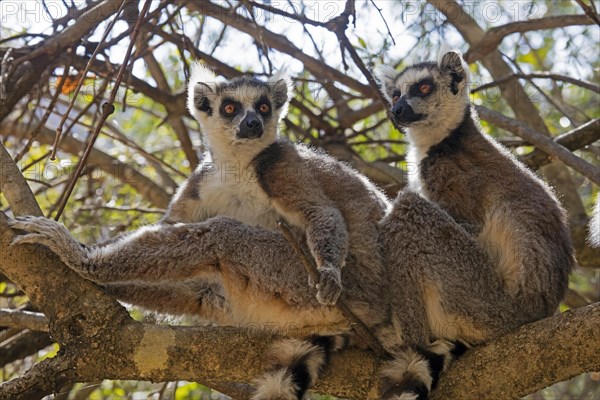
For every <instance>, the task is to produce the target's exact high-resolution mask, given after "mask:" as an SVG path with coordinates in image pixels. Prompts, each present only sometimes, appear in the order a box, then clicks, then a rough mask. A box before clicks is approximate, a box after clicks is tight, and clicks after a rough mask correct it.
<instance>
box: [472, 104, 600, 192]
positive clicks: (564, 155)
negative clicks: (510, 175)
mask: <svg viewBox="0 0 600 400" xmlns="http://www.w3.org/2000/svg"><path fill="white" fill-rule="evenodd" d="M477 112H478V113H479V115H480V116H481V118H483V119H485V120H488V121H493V123H494V125H496V126H497V127H499V128H502V129H506V130H508V131H510V132H513V133H514V134H515V135H517V136H519V137H520V138H522V139H524V140H525V141H527V142H528V143H531V144H533V145H534V146H536V147H537V148H539V149H540V150H542V151H543V152H544V153H546V154H548V155H551V156H554V157H556V158H558V159H559V160H561V161H562V162H563V163H565V164H566V165H568V166H570V167H571V168H573V169H574V170H576V171H578V172H579V173H580V174H582V175H583V176H585V177H587V178H589V179H590V180H591V181H592V182H594V183H595V184H596V185H600V171H599V170H598V168H596V167H594V166H593V165H592V164H590V163H588V162H587V161H585V160H583V159H582V158H579V157H577V156H576V155H574V154H573V153H571V152H570V151H569V150H568V149H567V148H565V147H563V146H561V145H560V144H559V143H557V142H556V141H553V140H552V139H551V138H549V137H548V136H546V135H544V134H542V133H540V132H537V131H536V130H534V129H531V128H530V127H528V126H527V125H526V124H524V123H522V122H520V121H517V120H516V119H512V118H509V117H506V116H505V115H503V114H501V113H499V112H497V111H493V110H490V109H489V108H486V107H481V106H478V107H477Z"/></svg>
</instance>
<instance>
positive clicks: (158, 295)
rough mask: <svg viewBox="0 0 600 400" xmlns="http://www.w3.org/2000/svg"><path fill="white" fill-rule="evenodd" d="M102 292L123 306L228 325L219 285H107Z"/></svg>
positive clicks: (199, 282)
mask: <svg viewBox="0 0 600 400" xmlns="http://www.w3.org/2000/svg"><path fill="white" fill-rule="evenodd" d="M103 288H104V290H105V291H106V292H108V293H110V294H111V295H113V296H115V297H116V298H117V299H118V300H120V301H123V302H125V303H129V304H133V305H135V306H138V307H142V308H144V309H147V310H149V311H153V312H158V313H165V314H170V315H192V316H196V317H199V318H201V319H205V320H208V321H213V322H218V323H228V322H231V321H230V313H231V310H230V307H229V302H228V301H227V299H226V298H225V295H224V293H223V288H222V287H221V285H220V284H219V283H214V282H205V281H193V282H189V283H184V284H181V285H132V284H108V285H105V286H103Z"/></svg>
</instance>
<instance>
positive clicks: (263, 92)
mask: <svg viewBox="0 0 600 400" xmlns="http://www.w3.org/2000/svg"><path fill="white" fill-rule="evenodd" d="M290 86H291V82H290V80H289V79H283V78H280V77H279V76H275V77H274V78H272V79H271V80H269V81H267V82H263V81H260V80H258V79H256V78H249V77H240V78H236V79H233V80H231V81H230V82H221V83H218V82H217V77H216V76H215V75H214V73H213V72H212V71H210V70H209V69H207V68H206V67H204V66H203V65H202V64H196V65H195V66H194V68H193V69H192V74H191V78H190V82H189V89H188V90H189V95H188V108H189V110H190V113H191V114H192V115H193V116H194V117H195V118H196V119H197V120H198V122H199V123H200V128H201V130H202V133H203V136H204V138H205V142H206V144H207V147H208V152H207V154H206V155H205V158H204V160H203V161H202V163H201V164H200V165H199V166H198V168H197V169H196V171H195V172H194V173H193V174H192V176H191V177H190V178H189V179H188V180H187V182H186V183H184V184H183V185H182V186H181V188H180V189H179V190H178V192H177V194H176V195H175V197H174V199H173V201H172V202H171V204H170V206H169V210H168V212H167V214H166V215H165V217H164V221H165V222H168V223H174V222H190V221H193V222H199V221H204V220H206V219H208V218H211V217H214V216H217V215H224V216H229V217H232V218H235V219H237V220H239V221H242V222H244V223H247V224H250V225H255V226H260V227H263V228H268V229H276V228H277V220H278V219H279V218H283V219H285V220H286V222H287V223H289V224H290V225H292V226H293V227H295V228H297V229H298V230H299V231H300V232H301V233H303V234H305V236H306V242H307V245H308V248H309V250H310V251H311V253H312V255H313V257H314V258H315V260H316V263H317V267H318V269H319V272H320V282H317V284H316V287H317V299H318V300H319V302H320V303H321V304H325V305H332V304H335V302H336V300H337V298H338V296H339V295H340V292H341V290H342V281H341V270H342V267H343V266H344V264H345V260H346V256H347V254H348V251H350V252H351V253H352V254H354V255H355V256H358V255H359V254H360V253H361V251H363V250H362V249H364V248H368V247H369V246H365V243H364V240H366V239H365V234H366V233H367V232H368V233H369V234H371V233H372V234H373V237H372V238H371V239H368V240H371V241H373V242H374V243H375V241H376V238H377V235H376V234H375V233H376V232H375V230H376V228H375V223H376V221H377V220H378V219H380V218H381V217H382V216H383V213H384V211H385V209H386V207H387V206H388V200H387V198H386V197H385V196H384V195H383V194H382V193H381V192H380V191H379V190H378V189H377V188H376V187H375V186H374V185H373V184H371V183H370V182H369V181H368V180H367V179H366V178H365V177H363V176H361V175H360V174H358V173H356V171H354V170H351V169H350V168H348V167H346V166H345V165H343V164H341V163H339V162H337V161H335V160H334V159H332V158H330V157H328V156H326V155H325V154H323V153H320V152H317V151H314V150H312V149H310V148H308V147H306V146H303V145H295V144H292V143H291V142H289V141H287V140H285V139H283V138H281V137H279V135H278V125H279V122H280V121H281V119H282V118H283V117H285V115H286V113H287V107H288V102H289V99H290V96H291V91H290ZM307 279H308V278H307Z"/></svg>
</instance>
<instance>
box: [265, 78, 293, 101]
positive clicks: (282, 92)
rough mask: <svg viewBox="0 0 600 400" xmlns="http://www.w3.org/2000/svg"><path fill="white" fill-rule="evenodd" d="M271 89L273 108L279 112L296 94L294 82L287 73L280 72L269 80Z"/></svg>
mask: <svg viewBox="0 0 600 400" xmlns="http://www.w3.org/2000/svg"><path fill="white" fill-rule="evenodd" d="M267 83H268V84H269V87H270V88H271V99H272V101H273V107H274V108H275V109H276V110H278V109H280V108H281V107H283V106H284V105H286V104H287V102H289V101H290V100H291V99H292V95H293V92H294V89H293V84H292V80H291V79H290V77H288V76H286V74H285V72H284V71H282V70H280V71H279V72H277V73H276V74H275V75H273V76H272V77H270V78H269V79H268V80H267Z"/></svg>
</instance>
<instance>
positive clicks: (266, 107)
mask: <svg viewBox="0 0 600 400" xmlns="http://www.w3.org/2000/svg"><path fill="white" fill-rule="evenodd" d="M258 111H260V112H261V113H262V114H266V113H268V112H269V111H271V107H269V105H268V104H265V103H262V104H261V105H260V106H258Z"/></svg>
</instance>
